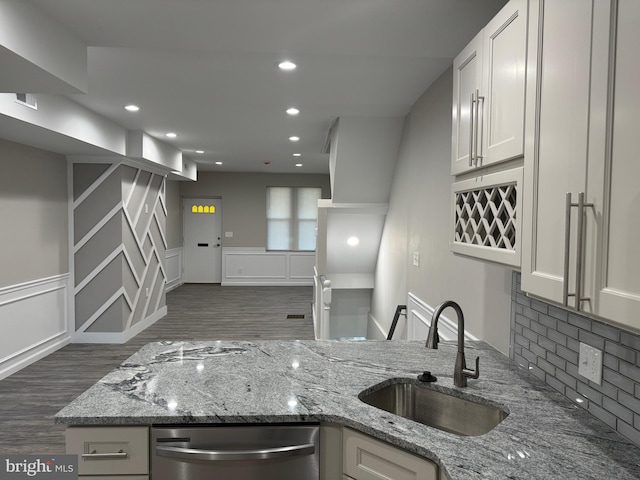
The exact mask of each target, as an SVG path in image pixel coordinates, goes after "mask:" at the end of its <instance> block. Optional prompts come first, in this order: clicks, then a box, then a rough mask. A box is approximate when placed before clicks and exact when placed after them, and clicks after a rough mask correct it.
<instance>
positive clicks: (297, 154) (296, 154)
mask: <svg viewBox="0 0 640 480" xmlns="http://www.w3.org/2000/svg"><path fill="white" fill-rule="evenodd" d="M293 156H294V157H300V156H302V154H301V153H294V154H293Z"/></svg>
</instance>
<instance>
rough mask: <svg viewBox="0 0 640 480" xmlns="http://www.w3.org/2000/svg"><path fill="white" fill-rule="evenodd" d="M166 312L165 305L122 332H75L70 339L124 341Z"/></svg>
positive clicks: (85, 341)
mask: <svg viewBox="0 0 640 480" xmlns="http://www.w3.org/2000/svg"><path fill="white" fill-rule="evenodd" d="M166 314H167V307H166V306H165V307H162V308H161V309H160V310H158V311H157V312H154V313H153V314H152V315H149V316H148V317H147V318H145V319H144V320H141V321H140V322H138V323H136V324H134V325H133V326H132V327H131V328H130V329H128V330H126V331H124V332H76V333H75V334H73V336H72V337H71V341H72V342H73V343H117V344H122V343H126V342H128V341H129V340H131V339H132V338H133V337H135V336H136V335H138V334H139V333H140V332H142V331H143V330H145V329H146V328H148V327H150V326H151V325H153V324H154V323H155V322H157V321H158V320H160V319H161V318H162V317H164V316H165V315H166Z"/></svg>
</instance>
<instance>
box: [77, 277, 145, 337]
mask: <svg viewBox="0 0 640 480" xmlns="http://www.w3.org/2000/svg"><path fill="white" fill-rule="evenodd" d="M138 291H140V289H138ZM121 296H124V298H125V300H127V291H126V290H125V288H124V287H120V288H119V289H118V290H116V292H115V293H114V294H113V295H111V296H110V297H109V298H108V299H107V301H106V302H104V303H103V304H102V306H101V307H100V308H99V309H98V310H96V311H95V312H93V315H91V316H90V317H89V318H88V320H86V321H85V322H84V323H83V324H82V325H81V326H80V328H78V330H77V331H76V333H80V332H84V331H85V330H86V329H87V328H89V327H90V326H91V325H93V324H94V322H95V321H96V320H98V318H100V315H102V314H103V313H104V312H106V311H107V309H108V308H109V307H111V305H113V303H114V302H115V301H116V300H118V298H120V297H121Z"/></svg>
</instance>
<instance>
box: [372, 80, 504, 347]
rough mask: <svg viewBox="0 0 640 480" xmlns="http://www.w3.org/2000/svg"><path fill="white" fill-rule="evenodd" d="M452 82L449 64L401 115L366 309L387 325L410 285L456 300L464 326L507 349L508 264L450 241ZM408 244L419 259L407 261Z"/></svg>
mask: <svg viewBox="0 0 640 480" xmlns="http://www.w3.org/2000/svg"><path fill="white" fill-rule="evenodd" d="M452 85H453V77H452V70H451V69H448V70H447V72H445V73H444V74H443V75H442V76H441V77H440V78H439V79H438V80H437V81H436V82H434V84H433V85H432V86H431V87H430V88H429V89H428V90H427V91H426V92H425V93H424V94H423V95H422V97H421V98H420V99H419V100H418V101H417V102H416V104H415V105H414V106H413V108H412V110H411V112H410V114H409V115H408V117H407V119H406V121H405V126H404V131H403V137H402V141H401V144H400V151H399V157H398V163H397V165H396V170H395V173H394V180H393V185H392V188H391V196H390V201H389V212H388V214H387V220H386V223H385V228H384V232H383V236H382V241H381V246H380V252H379V256H378V263H377V268H376V277H375V289H374V292H373V296H372V312H371V314H372V317H373V319H374V321H375V322H377V323H378V324H379V325H380V327H382V329H383V330H385V331H386V330H387V329H388V328H389V326H390V324H391V321H392V319H393V314H394V312H395V308H396V305H398V304H406V302H407V295H408V293H409V292H411V293H413V294H414V295H416V296H417V297H418V298H420V299H421V300H422V301H423V302H425V303H426V304H427V305H429V306H431V307H435V306H436V305H437V304H439V303H440V302H442V301H444V300H448V299H450V300H454V301H456V302H458V303H459V304H460V306H461V307H462V310H463V312H464V313H465V328H466V330H468V331H469V332H470V333H471V334H472V335H474V336H476V337H478V338H480V339H482V340H485V341H487V342H488V343H490V344H492V345H493V346H495V347H496V348H497V349H499V350H500V351H501V352H503V353H505V354H508V350H509V318H510V317H509V316H510V300H511V271H510V270H509V269H507V268H504V267H501V266H497V265H492V264H488V263H484V262H481V261H478V260H474V259H470V258H467V257H462V256H457V255H453V254H452V253H451V252H450V249H449V228H450V215H451V213H450V212H451V210H450V205H449V203H450V195H451V181H452V178H451V166H450V157H451V153H450V152H451V101H452V89H453V87H452ZM414 252H417V253H418V254H419V255H420V266H419V267H416V266H413V254H414ZM444 314H445V315H446V316H449V317H453V318H454V319H455V315H450V312H447V311H445V312H444ZM368 335H370V336H373V337H380V331H379V329H376V328H372V327H371V326H370V328H369V331H368Z"/></svg>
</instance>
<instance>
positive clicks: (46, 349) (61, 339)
mask: <svg viewBox="0 0 640 480" xmlns="http://www.w3.org/2000/svg"><path fill="white" fill-rule="evenodd" d="M69 278H70V275H69V274H68V273H67V274H63V275H57V276H54V277H49V278H44V279H39V280H35V281H32V282H27V283H23V284H20V285H14V286H11V287H7V288H3V289H0V329H1V330H2V336H0V379H2V378H4V377H7V376H8V375H11V374H12V373H14V372H16V371H18V370H20V369H21V368H24V367H26V366H27V365H29V364H31V363H33V362H35V361H36V360H39V359H40V358H43V357H45V356H46V355H49V354H50V353H52V352H54V351H56V350H58V349H59V348H61V347H63V346H64V345H66V344H67V343H69V340H70V336H69V330H68V325H67V318H68V306H67V296H68V291H69V281H70V280H69Z"/></svg>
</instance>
